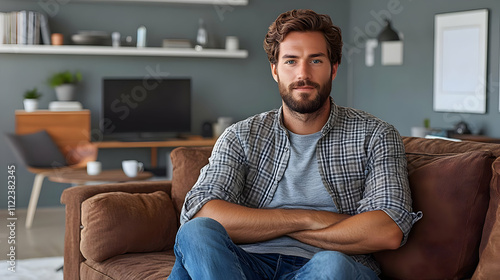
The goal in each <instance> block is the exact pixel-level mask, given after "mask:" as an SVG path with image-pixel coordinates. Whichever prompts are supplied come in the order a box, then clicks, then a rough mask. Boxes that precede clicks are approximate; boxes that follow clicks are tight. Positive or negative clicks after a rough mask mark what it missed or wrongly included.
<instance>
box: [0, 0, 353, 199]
mask: <svg viewBox="0 0 500 280" xmlns="http://www.w3.org/2000/svg"><path fill="white" fill-rule="evenodd" d="M38 2H39V1H14V0H10V1H9V0H2V1H0V12H7V11H15V10H22V9H28V10H37V11H43V9H42V7H41V6H39V5H38V4H37V3H38ZM43 2H46V1H43ZM61 2H66V1H61ZM249 2H250V3H249V5H248V6H244V7H236V6H235V7H230V6H213V5H179V4H170V5H169V4H137V3H135V4H109V3H108V4H104V3H103V4H88V3H87V4H85V3H78V2H77V3H73V2H71V1H69V3H68V4H66V5H62V6H59V7H58V12H57V13H55V15H54V16H53V17H51V18H50V27H51V31H52V32H59V33H63V34H64V35H65V38H66V39H68V38H69V37H70V36H71V34H74V33H76V32H77V31H79V30H104V31H108V32H112V31H119V32H120V33H121V34H123V35H133V36H134V38H135V33H136V29H137V27H138V26H140V25H141V24H142V25H145V26H146V27H147V28H148V43H149V44H150V45H151V46H160V45H161V40H162V39H163V38H168V37H170V38H176V37H180V38H189V39H192V40H194V38H195V36H196V30H197V27H198V18H200V17H201V18H204V19H205V22H206V24H207V29H208V31H209V33H210V35H211V38H212V39H213V40H212V42H211V44H212V45H213V46H216V47H222V46H223V41H224V37H225V36H228V35H235V36H238V37H239V39H240V46H241V48H243V49H247V50H248V51H249V54H250V55H249V57H248V58H247V59H214V58H171V57H122V56H113V57H106V56H77V55H31V54H22V55H20V54H0V85H1V86H0V96H1V102H0V126H1V130H2V131H3V132H14V111H15V110H16V109H22V93H23V92H24V91H25V90H27V89H30V88H33V87H35V86H37V87H38V89H39V90H41V91H42V92H43V97H42V98H41V100H40V108H47V107H48V104H49V102H50V101H54V100H55V93H54V91H53V90H52V89H51V88H49V87H48V86H47V85H46V83H45V81H46V79H47V77H48V76H49V75H50V74H51V73H53V72H56V71H61V70H66V69H69V70H80V71H81V72H82V74H83V77H84V82H83V84H82V86H81V88H80V91H79V95H78V98H77V99H78V100H79V101H80V102H82V104H83V105H84V107H85V108H88V109H90V110H91V112H92V128H93V129H98V118H99V117H98V116H99V106H100V93H101V79H102V78H103V77H144V76H146V75H148V71H147V69H148V68H153V69H156V68H159V69H160V71H161V72H164V73H168V74H169V75H170V76H190V77H192V87H193V111H194V113H193V121H192V127H193V133H199V132H200V127H201V124H202V122H203V121H206V120H211V121H214V120H215V119H216V118H217V117H218V116H231V117H233V118H234V119H235V120H240V119H243V118H246V117H248V116H251V115H253V114H256V113H259V112H262V111H266V110H269V109H272V108H277V107H278V106H280V98H279V94H278V92H277V87H276V84H275V82H274V80H273V79H272V77H271V75H270V70H269V63H268V61H267V57H266V55H265V53H264V51H263V50H262V40H263V38H264V35H265V33H266V32H267V28H268V26H269V24H270V23H271V22H272V21H273V20H274V19H275V18H276V17H277V16H278V15H279V14H280V13H281V12H284V11H286V10H290V9H293V8H311V9H314V10H315V11H317V12H320V13H327V14H329V15H331V17H332V18H333V19H334V22H335V23H336V24H337V25H339V26H340V27H341V28H343V29H344V30H348V25H349V10H350V8H349V5H350V4H349V2H347V1H340V0H336V1H327V0H325V1H314V2H313V1H299V0H293V1H290V0H273V1H267V0H250V1H249ZM52 9H54V8H53V7H52ZM221 11H223V13H222V14H221V13H220V12H221ZM346 92H347V63H344V64H343V65H341V67H340V72H339V75H338V76H337V79H336V82H335V84H334V89H333V93H332V95H333V96H334V98H335V99H336V101H337V102H338V103H339V104H341V105H346V103H347V94H346ZM2 141H3V143H4V145H0V161H1V165H0V166H2V167H3V168H4V169H3V171H2V172H0V174H1V175H0V182H3V184H2V186H3V187H1V190H0V191H1V193H0V197H1V198H2V199H1V200H0V208H6V207H7V199H6V195H7V165H9V164H16V165H17V173H16V177H17V180H16V186H17V189H16V204H17V205H16V206H17V207H18V208H25V207H27V205H28V200H29V195H30V193H31V186H32V183H33V178H34V175H33V174H31V173H29V172H28V171H27V170H26V169H25V167H24V166H22V165H21V163H19V162H18V161H17V160H16V158H15V157H14V155H13V153H12V151H10V148H9V147H8V146H7V145H6V144H5V141H4V139H2ZM167 152H168V151H167V150H166V149H160V152H159V161H160V165H165V164H166V163H165V162H166V156H165V155H166V154H167ZM128 158H136V159H139V160H142V161H144V162H149V159H150V158H149V150H148V149H101V150H100V151H99V160H101V161H102V162H103V165H104V168H120V162H121V160H122V159H128ZM67 187H69V185H68V184H58V183H52V182H49V181H47V180H45V182H44V184H43V188H42V192H41V195H40V201H39V204H38V205H39V207H48V206H56V205H59V198H60V196H61V192H62V191H63V190H64V189H65V188H67Z"/></svg>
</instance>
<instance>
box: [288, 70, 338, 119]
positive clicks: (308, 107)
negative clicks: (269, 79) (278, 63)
mask: <svg viewBox="0 0 500 280" xmlns="http://www.w3.org/2000/svg"><path fill="white" fill-rule="evenodd" d="M301 86H312V87H314V88H315V89H316V91H317V93H316V95H315V96H314V98H313V99H312V100H309V99H308V94H306V93H299V95H298V97H297V99H294V97H293V93H292V91H293V89H294V88H295V87H301ZM278 88H279V91H280V95H281V98H282V99H283V102H284V103H285V105H286V106H287V107H288V108H290V110H292V111H294V112H297V113H300V114H311V113H314V112H317V111H318V110H319V109H320V108H321V107H323V105H324V104H325V102H327V100H328V97H329V96H330V91H331V89H332V79H331V78H330V80H329V81H327V82H326V83H324V84H323V86H321V85H320V84H318V83H315V82H312V81H310V80H299V81H297V82H293V83H291V84H290V85H288V86H286V85H284V84H282V83H281V82H280V81H279V77H278Z"/></svg>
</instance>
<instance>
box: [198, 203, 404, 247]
mask: <svg viewBox="0 0 500 280" xmlns="http://www.w3.org/2000/svg"><path fill="white" fill-rule="evenodd" d="M195 217H209V218H212V219H214V220H216V221H218V222H219V223H221V224H222V225H223V226H224V228H225V229H226V231H227V232H228V234H229V236H230V237H231V239H232V240H233V242H235V243H237V244H238V243H254V242H259V241H265V240H269V239H274V238H277V237H280V236H284V235H288V236H290V237H292V238H295V239H297V240H299V241H301V242H304V243H306V244H310V245H313V246H316V247H320V248H323V249H326V250H332V251H339V252H343V253H345V254H350V255H355V254H367V253H372V252H375V251H381V250H387V249H396V248H398V247H399V246H400V244H401V240H402V238H403V232H402V231H401V229H400V228H399V227H398V225H397V224H396V223H395V222H394V221H393V220H392V219H391V218H390V217H389V216H388V215H387V214H386V213H385V212H383V211H380V210H377V211H370V212H364V213H361V214H357V215H353V216H350V215H345V214H337V213H333V212H328V211H316V210H302V209H255V208H248V207H245V206H241V205H237V204H233V203H230V202H227V201H224V200H211V201H209V202H207V203H206V204H205V205H204V206H203V207H202V208H201V210H200V211H199V212H198V213H197V214H196V216H195Z"/></svg>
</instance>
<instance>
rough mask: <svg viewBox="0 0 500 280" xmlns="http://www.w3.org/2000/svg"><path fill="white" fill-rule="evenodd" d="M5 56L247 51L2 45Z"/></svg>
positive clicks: (241, 54) (242, 54)
mask: <svg viewBox="0 0 500 280" xmlns="http://www.w3.org/2000/svg"><path fill="white" fill-rule="evenodd" d="M0 53H4V54H55V55H107V56H110V55H113V56H170V57H212V58H247V57H248V51H247V50H236V51H226V50H225V49H203V50H201V51H197V50H195V49H192V48H189V49H182V48H159V47H158V48H152V47H146V48H136V47H116V48H114V47H110V46H82V45H63V46H52V45H15V44H5V45H0Z"/></svg>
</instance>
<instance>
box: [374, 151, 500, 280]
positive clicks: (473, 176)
mask: <svg viewBox="0 0 500 280" xmlns="http://www.w3.org/2000/svg"><path fill="white" fill-rule="evenodd" d="M407 159H408V174H409V181H410V188H411V191H412V198H413V209H414V211H422V212H423V217H422V219H421V220H420V221H419V222H417V223H416V224H415V225H414V226H413V229H412V231H411V232H410V235H409V237H408V241H407V243H406V244H405V245H404V246H402V247H401V248H399V249H397V250H392V251H384V252H379V253H376V254H375V258H376V259H377V260H378V261H379V263H380V265H381V268H382V272H383V275H384V276H386V277H389V278H397V279H461V278H464V277H470V276H472V273H473V272H474V269H475V267H476V265H477V262H478V258H479V243H480V241H481V232H482V229H483V224H484V219H485V215H486V211H487V208H488V201H489V184H490V179H491V168H490V166H491V164H492V162H493V159H494V157H493V156H492V154H491V152H488V151H475V152H468V153H463V154H456V155H430V154H413V153H407Z"/></svg>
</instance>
